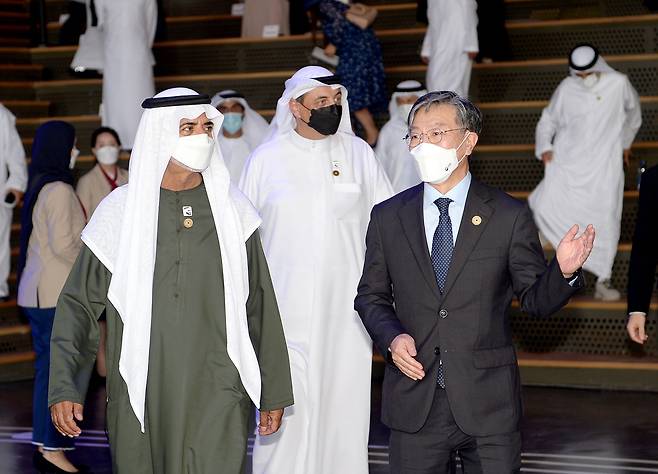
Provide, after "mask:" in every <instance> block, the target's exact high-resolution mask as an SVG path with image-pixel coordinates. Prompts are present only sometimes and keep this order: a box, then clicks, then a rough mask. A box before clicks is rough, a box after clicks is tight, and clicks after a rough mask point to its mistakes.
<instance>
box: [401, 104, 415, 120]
mask: <svg viewBox="0 0 658 474" xmlns="http://www.w3.org/2000/svg"><path fill="white" fill-rule="evenodd" d="M413 106H414V104H400V105H398V114H399V115H400V118H402V120H404V122H405V123H406V122H407V119H408V118H409V113H410V112H411V109H412V108H413Z"/></svg>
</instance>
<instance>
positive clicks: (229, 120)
mask: <svg viewBox="0 0 658 474" xmlns="http://www.w3.org/2000/svg"><path fill="white" fill-rule="evenodd" d="M222 128H223V129H224V130H226V133H228V134H229V135H234V134H235V133H237V132H239V131H240V129H241V128H242V114H239V113H235V112H228V113H225V114H224V121H223V122H222Z"/></svg>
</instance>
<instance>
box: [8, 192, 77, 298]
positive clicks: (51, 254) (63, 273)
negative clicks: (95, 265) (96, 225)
mask: <svg viewBox="0 0 658 474" xmlns="http://www.w3.org/2000/svg"><path fill="white" fill-rule="evenodd" d="M32 225H33V229H32V235H31V236H30V241H29V242H28V247H27V261H26V263H25V269H24V270H23V274H22V275H21V281H20V282H19V284H18V305H19V306H23V307H26V308H54V307H55V306H56V304H57V298H58V297H59V294H60V292H61V291H62V288H63V287H64V282H66V278H67V277H68V275H69V272H70V271H71V267H72V266H73V263H74V262H75V259H76V258H77V257H78V253H79V252H80V247H81V246H82V241H81V240H80V233H81V232H82V228H83V227H84V226H85V218H84V213H83V212H82V207H81V206H80V201H78V198H77V196H76V194H75V191H74V190H73V187H72V186H70V185H68V184H66V183H63V182H61V181H57V182H54V183H48V184H46V185H45V186H44V187H43V188H42V189H41V191H40V192H39V197H38V198H37V202H36V204H35V205H34V209H33V211H32Z"/></svg>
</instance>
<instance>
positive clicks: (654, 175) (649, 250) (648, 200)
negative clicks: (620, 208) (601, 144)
mask: <svg viewBox="0 0 658 474" xmlns="http://www.w3.org/2000/svg"><path fill="white" fill-rule="evenodd" d="M656 217H658V166H654V167H652V168H649V169H648V170H647V171H646V172H645V173H644V174H643V175H642V181H641V182H640V204H639V209H638V213H637V221H636V222H635V235H634V236H633V249H632V250H631V261H630V265H629V267H628V300H627V301H628V325H627V326H626V328H627V329H628V335H629V336H630V338H631V339H632V340H633V341H635V342H637V343H639V344H644V342H645V341H646V340H647V339H648V336H647V335H646V331H645V325H646V318H647V313H648V312H649V305H650V303H651V295H652V293H653V290H654V288H655V287H656V266H657V265H658V246H656V242H658V222H657V221H656Z"/></svg>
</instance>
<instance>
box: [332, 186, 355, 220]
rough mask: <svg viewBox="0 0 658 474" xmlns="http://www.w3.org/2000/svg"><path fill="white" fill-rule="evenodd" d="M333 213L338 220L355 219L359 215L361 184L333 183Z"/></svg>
mask: <svg viewBox="0 0 658 474" xmlns="http://www.w3.org/2000/svg"><path fill="white" fill-rule="evenodd" d="M332 186H333V190H334V202H333V210H334V215H335V216H336V218H337V219H340V220H356V219H358V217H359V203H360V201H361V185H360V184H358V183H334V184H333V185H332Z"/></svg>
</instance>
